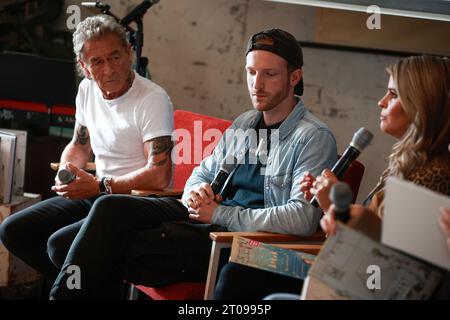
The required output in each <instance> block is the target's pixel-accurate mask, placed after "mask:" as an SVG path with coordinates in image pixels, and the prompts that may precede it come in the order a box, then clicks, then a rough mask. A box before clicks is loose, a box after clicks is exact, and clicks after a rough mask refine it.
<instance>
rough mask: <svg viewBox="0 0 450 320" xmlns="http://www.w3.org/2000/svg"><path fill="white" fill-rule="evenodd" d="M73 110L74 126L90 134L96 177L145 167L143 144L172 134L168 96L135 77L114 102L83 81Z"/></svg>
mask: <svg viewBox="0 0 450 320" xmlns="http://www.w3.org/2000/svg"><path fill="white" fill-rule="evenodd" d="M76 107H77V110H76V115H75V117H76V120H77V122H78V123H79V124H81V125H83V126H85V127H87V128H88V130H89V136H90V142H91V147H92V150H93V152H94V154H95V165H96V173H97V176H99V177H103V176H112V177H117V176H121V175H124V174H127V173H129V172H132V171H134V170H137V169H140V168H142V167H144V166H145V164H146V163H147V159H146V157H145V156H144V142H145V141H147V140H150V139H153V138H156V137H161V136H171V135H172V132H173V107H172V102H171V101H170V98H169V96H168V95H167V93H166V92H165V91H164V89H163V88H161V87H160V86H158V85H157V84H155V83H153V82H152V81H150V80H148V79H146V78H143V77H141V76H140V75H138V74H137V73H135V77H134V81H133V84H132V86H131V88H130V89H129V90H128V91H127V92H126V93H125V94H123V95H122V96H120V97H118V98H117V99H113V100H106V99H104V98H103V95H102V92H101V91H100V88H99V87H98V86H97V84H96V83H95V81H93V80H89V79H84V80H83V81H81V83H80V86H79V88H78V94H77V98H76Z"/></svg>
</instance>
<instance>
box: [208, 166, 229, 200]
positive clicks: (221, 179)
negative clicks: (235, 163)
mask: <svg viewBox="0 0 450 320" xmlns="http://www.w3.org/2000/svg"><path fill="white" fill-rule="evenodd" d="M228 175H229V174H228V173H226V172H225V171H223V170H219V172H218V173H217V175H216V177H215V178H214V180H213V181H212V182H211V188H212V191H213V192H214V194H215V195H216V194H218V193H219V192H220V190H221V189H222V187H223V186H224V185H225V181H226V180H227V178H228Z"/></svg>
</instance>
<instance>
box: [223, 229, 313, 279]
mask: <svg viewBox="0 0 450 320" xmlns="http://www.w3.org/2000/svg"><path fill="white" fill-rule="evenodd" d="M315 258H316V256H315V255H312V254H307V253H303V252H297V251H294V250H290V249H284V248H279V247H276V246H274V245H270V244H267V243H263V242H259V241H255V240H251V239H247V238H244V237H234V239H233V245H232V248H231V255H230V261H231V262H234V263H239V264H242V265H246V266H249V267H253V268H257V269H261V270H265V271H271V272H275V273H278V274H282V275H285V276H289V277H293V278H297V279H302V280H303V279H305V278H306V276H307V274H308V271H309V268H310V267H311V263H312V262H313V261H314V259H315Z"/></svg>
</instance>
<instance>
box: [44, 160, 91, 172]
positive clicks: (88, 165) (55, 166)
mask: <svg viewBox="0 0 450 320" xmlns="http://www.w3.org/2000/svg"><path fill="white" fill-rule="evenodd" d="M50 168H52V170H54V171H58V170H59V162H52V163H50ZM83 170H85V171H91V172H92V171H95V162H86V165H85V166H84V168H83Z"/></svg>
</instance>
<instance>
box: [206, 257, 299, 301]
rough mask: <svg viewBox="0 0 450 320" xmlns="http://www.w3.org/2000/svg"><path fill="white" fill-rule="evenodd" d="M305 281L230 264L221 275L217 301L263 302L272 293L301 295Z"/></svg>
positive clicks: (215, 296) (215, 293)
mask: <svg viewBox="0 0 450 320" xmlns="http://www.w3.org/2000/svg"><path fill="white" fill-rule="evenodd" d="M302 285H303V281H302V280H299V279H295V278H292V277H288V276H284V275H280V274H276V273H273V272H269V271H264V270H259V269H255V268H251V267H247V266H244V265H241V264H237V263H233V262H229V263H227V264H226V265H225V266H224V267H223V268H222V270H221V271H220V274H219V279H218V282H217V286H216V289H215V291H214V299H215V300H262V299H264V298H265V297H266V296H268V295H269V294H272V293H279V292H282V293H295V294H300V292H301V290H302Z"/></svg>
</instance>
